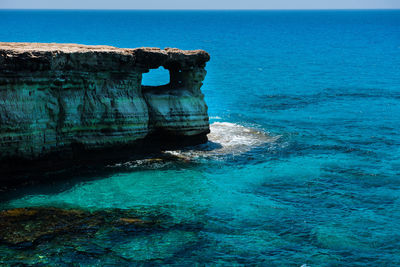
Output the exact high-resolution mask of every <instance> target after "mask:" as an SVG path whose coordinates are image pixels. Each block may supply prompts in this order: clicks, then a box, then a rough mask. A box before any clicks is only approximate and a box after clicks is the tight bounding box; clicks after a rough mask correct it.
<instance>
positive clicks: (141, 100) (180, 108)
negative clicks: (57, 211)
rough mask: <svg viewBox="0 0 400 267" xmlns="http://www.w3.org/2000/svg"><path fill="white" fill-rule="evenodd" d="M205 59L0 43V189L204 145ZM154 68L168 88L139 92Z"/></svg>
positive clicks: (168, 52) (192, 54) (173, 52)
mask: <svg viewBox="0 0 400 267" xmlns="http://www.w3.org/2000/svg"><path fill="white" fill-rule="evenodd" d="M209 59H210V56H209V54H208V53H207V52H205V51H203V50H179V49H175V48H166V49H164V50H162V49H158V48H136V49H122V48H115V47H111V46H86V45H78V44H44V43H0V169H1V171H0V177H1V178H0V183H5V182H8V181H10V180H12V179H13V178H12V177H13V176H14V174H18V175H20V174H23V173H26V172H29V171H31V170H34V171H43V170H51V169H59V168H64V167H65V166H68V165H71V164H76V163H79V162H86V161H87V162H95V161H96V162H97V161H99V160H100V161H101V160H111V159H115V158H121V157H129V156H132V155H134V154H140V153H146V152H151V151H154V150H158V149H162V148H165V147H167V148H170V147H173V146H184V145H193V144H199V143H204V142H206V141H207V134H208V133H209V121H208V115H207V105H206V103H205V102H204V95H203V94H202V92H201V90H200V88H201V86H202V81H203V80H204V78H205V75H206V71H205V69H204V68H205V65H206V62H207V61H208V60H209ZM159 67H164V68H165V69H167V70H168V71H169V72H170V82H169V83H168V84H166V85H160V86H142V74H143V73H146V72H148V71H149V70H150V69H156V68H159Z"/></svg>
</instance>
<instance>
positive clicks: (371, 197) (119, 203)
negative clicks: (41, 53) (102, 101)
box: [0, 11, 400, 266]
mask: <svg viewBox="0 0 400 267" xmlns="http://www.w3.org/2000/svg"><path fill="white" fill-rule="evenodd" d="M0 29H1V31H0V40H1V41H27V42H68V43H71V42H72V43H82V44H108V45H113V46H118V47H140V46H155V47H162V48H163V47H178V48H181V49H204V50H206V51H208V52H209V53H210V54H211V61H210V62H209V63H208V64H207V67H206V69H207V72H208V74H207V77H206V80H205V81H204V86H203V88H202V90H203V92H204V94H205V98H206V102H207V104H208V106H209V115H210V118H211V122H212V123H214V124H213V125H212V136H211V137H210V139H211V140H212V141H213V142H214V143H209V144H206V145H204V146H200V147H194V148H190V149H188V151H168V152H166V154H172V155H175V156H178V160H162V161H159V160H142V161H130V162H121V163H120V164H117V165H115V166H108V167H105V168H102V169H101V170H93V171H92V172H91V173H90V175H89V174H76V175H74V177H71V179H70V181H64V182H60V183H53V184H51V185H41V186H32V187H29V188H25V189H24V190H23V191H21V192H15V191H13V192H7V193H3V196H2V198H3V201H2V202H1V204H0V205H1V207H2V208H13V207H28V206H35V207H36V206H52V207H61V208H80V209H86V210H99V209H108V208H118V209H135V210H140V211H145V212H147V213H149V214H157V215H162V216H161V218H163V220H165V221H164V223H166V224H168V225H170V227H167V228H166V230H165V231H154V232H148V233H146V234H141V235H137V236H135V235H134V236H132V235H129V236H125V235H121V236H120V237H118V238H115V239H113V240H112V241H110V240H106V239H104V238H103V239H102V238H98V239H96V238H93V239H89V240H86V241H85V242H87V243H89V244H91V245H93V244H96V248H97V250H98V251H100V252H99V254H96V253H93V251H89V252H88V250H85V251H83V252H82V250H79V251H78V249H77V248H76V246H75V247H74V245H70V244H69V245H68V246H64V245H63V243H57V242H55V241H54V242H50V241H49V243H48V244H47V243H44V244H41V245H40V246H38V247H33V248H28V249H26V248H25V249H14V248H12V249H11V248H7V247H5V246H1V247H0V251H1V252H3V253H0V262H3V263H8V264H11V263H18V262H22V263H26V264H40V263H44V264H48V263H50V264H52V263H53V264H65V263H71V262H80V263H81V264H82V265H96V264H97V265H101V264H106V263H107V264H120V265H130V264H171V265H189V264H191V263H194V262H198V263H201V264H208V265H212V264H216V265H268V266H282V265H293V266H301V265H303V264H307V265H309V266H332V265H333V266H335V265H336V266H342V265H352V266H360V265H374V266H377V265H378V266H388V265H399V264H400V234H399V233H400V208H399V207H400V198H399V197H400V170H399V169H400V146H399V145H400V137H399V134H398V132H399V128H400V116H399V114H400V11H246V12H245V11H235V12H229V11H210V12H206V11H201V12H200V11H197V12H195V11H179V12H178V11H170V12H162V11H151V12H150V11H148V12H144V11H141V12H139V11H96V12H87V11H65V12H64V11H63V12H62V11H0ZM162 75H163V73H162V71H159V72H157V71H156V72H155V73H154V74H153V75H152V73H149V74H148V75H146V76H147V77H146V79H147V80H146V82H148V83H149V84H150V83H155V84H157V83H158V82H159V83H163V81H162V79H164V78H163V77H162ZM215 143H219V144H220V146H218V145H215ZM214 148H216V149H214ZM105 251H106V252H105ZM2 254H3V256H1V255H2ZM100 254H101V255H102V256H99V255H100ZM18 255H19V256H18ZM21 255H25V257H22V258H21V257H20V256H21ZM38 255H40V257H39V256H38ZM28 256H29V257H28ZM28 259H29V260H28Z"/></svg>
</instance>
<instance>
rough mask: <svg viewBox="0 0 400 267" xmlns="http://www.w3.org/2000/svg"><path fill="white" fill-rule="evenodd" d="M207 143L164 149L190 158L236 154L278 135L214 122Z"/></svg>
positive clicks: (273, 138) (175, 154)
mask: <svg viewBox="0 0 400 267" xmlns="http://www.w3.org/2000/svg"><path fill="white" fill-rule="evenodd" d="M210 131H211V132H210V134H209V135H208V143H207V144H204V145H200V146H196V147H195V148H194V149H190V150H182V151H181V150H174V151H165V153H168V154H171V155H173V156H176V157H179V158H182V159H185V160H192V159H195V158H198V157H218V156H221V155H236V154H241V153H245V152H247V151H250V150H251V149H253V148H255V147H258V146H262V145H264V144H266V143H273V142H275V141H276V140H277V139H279V137H280V136H270V135H268V134H267V133H265V132H262V131H259V130H257V129H254V128H248V127H244V126H241V125H238V124H235V123H230V122H214V123H213V124H211V125H210Z"/></svg>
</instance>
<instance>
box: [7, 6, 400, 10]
mask: <svg viewBox="0 0 400 267" xmlns="http://www.w3.org/2000/svg"><path fill="white" fill-rule="evenodd" d="M0 10H12V11H17V10H25V11H39V10H49V11H64V10H66V11H346V10H349V11H357V10H360V11H362V10H400V8H295V9H291V8H265V9H264V8H261V9H255V8H254V9H253V8H231V9H228V8H224V9H218V8H205V9H196V8H187V9H186V8H182V9H179V8H178V9H174V8H171V9H170V8H164V9H153V8H137V9H134V8H132V9H130V8H1V7H0Z"/></svg>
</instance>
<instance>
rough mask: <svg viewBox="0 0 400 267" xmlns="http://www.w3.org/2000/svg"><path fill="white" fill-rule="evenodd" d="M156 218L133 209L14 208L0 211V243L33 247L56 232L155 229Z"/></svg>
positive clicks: (76, 232)
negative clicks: (140, 213)
mask: <svg viewBox="0 0 400 267" xmlns="http://www.w3.org/2000/svg"><path fill="white" fill-rule="evenodd" d="M157 224H158V220H157V219H154V218H153V219H142V218H140V217H138V216H137V215H136V214H135V211H133V210H121V209H113V210H103V211H94V212H89V211H84V210H78V209H60V208H53V207H37V208H16V209H9V210H3V211H1V212H0V242H2V243H5V244H8V245H12V246H19V247H26V246H32V245H35V244H37V243H40V241H43V240H48V239H52V238H54V237H55V236H56V235H62V234H67V235H72V236H79V235H93V234H96V232H98V231H99V230H101V229H107V231H108V232H115V231H117V232H119V231H122V232H126V231H139V230H146V229H151V228H154V227H155V226H156V225H157Z"/></svg>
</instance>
